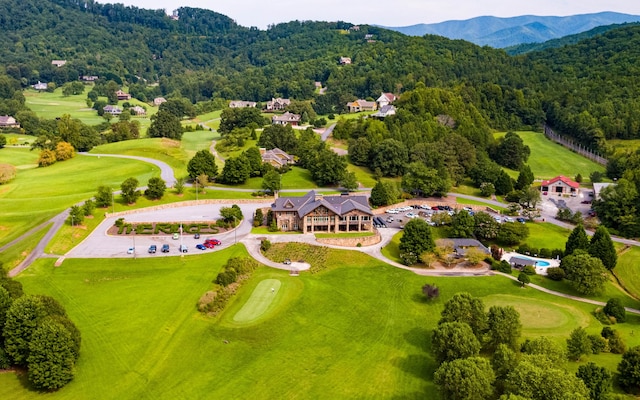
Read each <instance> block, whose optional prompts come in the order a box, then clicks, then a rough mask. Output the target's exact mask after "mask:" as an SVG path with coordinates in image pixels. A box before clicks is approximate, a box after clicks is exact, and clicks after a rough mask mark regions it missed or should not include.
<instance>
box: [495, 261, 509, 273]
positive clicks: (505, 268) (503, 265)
mask: <svg viewBox="0 0 640 400" xmlns="http://www.w3.org/2000/svg"><path fill="white" fill-rule="evenodd" d="M496 269H497V270H498V271H500V272H502V273H505V274H511V265H510V264H509V262H507V261H505V260H502V261H500V263H499V265H498V268H496Z"/></svg>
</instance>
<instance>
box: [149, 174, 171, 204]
mask: <svg viewBox="0 0 640 400" xmlns="http://www.w3.org/2000/svg"><path fill="white" fill-rule="evenodd" d="M165 190H167V184H166V183H165V182H164V179H162V178H158V177H153V178H149V182H148V183H147V189H146V190H145V191H144V195H145V196H147V198H148V199H150V200H158V199H161V198H162V196H164V192H165Z"/></svg>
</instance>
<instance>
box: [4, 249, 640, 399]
mask: <svg viewBox="0 0 640 400" xmlns="http://www.w3.org/2000/svg"><path fill="white" fill-rule="evenodd" d="M214 254H215V255H214ZM245 254H246V253H245V251H244V249H243V248H242V247H240V246H234V247H232V248H229V249H226V250H224V251H220V252H216V253H210V254H202V255H197V256H190V257H187V258H184V259H181V258H178V257H175V258H173V257H171V258H169V259H163V260H162V261H161V262H159V261H158V260H155V259H153V258H147V259H137V260H131V259H122V260H91V262H90V263H87V261H86V260H70V259H69V260H66V261H65V263H64V264H63V265H62V267H60V268H54V267H53V266H52V265H53V262H54V261H53V260H39V261H38V262H37V263H36V264H35V265H33V266H32V268H30V269H29V270H27V271H25V273H23V274H21V276H20V277H19V280H20V281H21V282H22V283H23V285H24V287H25V289H26V290H27V292H29V293H42V294H48V295H51V296H54V297H55V298H56V299H58V300H59V301H60V302H61V303H63V304H64V306H65V307H66V309H67V311H68V313H69V315H70V317H71V319H72V320H74V321H75V322H76V324H77V325H78V327H79V328H80V330H81V332H82V335H83V348H82V353H81V358H80V362H79V364H78V368H77V376H76V378H75V379H74V381H72V382H71V383H70V384H69V385H68V386H67V387H65V388H64V389H62V390H60V391H58V392H53V393H48V394H47V397H48V398H51V399H78V398H101V399H137V398H145V399H150V398H153V399H174V398H205V397H206V398H252V397H253V398H278V399H289V398H296V399H315V398H403V399H414V398H415V399H418V398H436V397H437V394H436V388H435V386H434V385H433V383H432V381H431V376H432V374H433V371H434V369H435V366H436V365H435V361H434V360H433V357H432V355H431V354H430V351H429V340H428V338H429V335H430V331H431V329H433V328H434V327H435V325H436V324H437V320H438V319H439V315H440V312H441V310H442V306H443V303H444V302H445V301H446V300H447V299H448V298H450V297H451V296H452V295H453V294H454V293H456V292H459V291H460V290H461V288H464V290H465V291H469V292H470V293H471V294H472V295H474V296H478V297H481V298H482V299H483V300H484V302H485V305H486V306H487V307H489V306H490V305H504V304H508V305H512V306H514V307H515V308H516V309H517V310H519V311H520V312H521V313H522V314H521V318H522V322H523V325H524V329H523V337H537V336H539V335H541V334H545V335H550V336H552V338H554V340H557V341H558V342H559V343H563V342H564V337H566V336H567V335H568V334H569V332H570V330H571V329H573V328H575V327H577V326H583V327H585V328H586V329H587V331H588V332H589V333H597V332H599V331H600V329H601V328H602V327H601V325H600V323H598V322H597V321H596V320H595V318H593V317H592V316H591V312H592V311H593V309H594V307H593V306H591V305H588V304H583V303H578V302H574V301H570V300H567V299H562V298H557V297H554V296H549V295H546V294H544V293H541V292H538V291H535V290H533V289H524V290H523V289H521V288H520V287H519V285H518V284H517V282H512V281H510V280H507V279H505V278H503V277H501V276H493V277H474V278H464V277H459V278H437V277H428V278H425V277H421V276H418V275H415V274H413V273H410V272H408V271H404V270H399V269H395V268H392V267H389V266H386V265H383V264H381V263H379V262H378V261H376V260H374V259H372V258H370V257H368V256H366V255H364V254H361V253H356V252H349V251H344V250H329V255H328V256H327V258H326V262H327V264H328V267H329V268H327V269H326V270H325V271H324V272H321V273H318V274H308V273H302V274H301V275H300V276H299V277H290V276H288V274H287V272H286V271H278V270H272V269H268V268H260V269H258V270H257V271H256V272H255V274H254V276H253V278H251V279H250V280H249V281H248V282H247V283H246V284H245V285H244V286H243V287H242V289H241V290H240V292H239V293H238V295H237V297H236V298H234V299H233V300H232V301H231V303H230V304H229V305H228V308H227V309H226V310H225V311H224V312H223V313H222V314H221V315H220V316H218V317H216V318H205V317H203V316H201V315H200V314H199V313H197V311H196V309H195V304H196V302H197V300H198V298H199V297H200V296H201V295H202V293H204V291H206V290H207V289H208V288H209V285H210V281H211V280H212V279H213V278H214V277H215V275H216V274H217V272H218V271H219V270H220V268H221V267H222V264H223V263H224V261H225V260H226V259H227V258H228V257H232V256H242V255H245ZM268 279H274V280H278V281H280V282H281V287H280V288H279V290H278V294H277V296H276V299H274V302H273V303H271V305H270V306H269V308H268V309H267V313H266V314H263V316H264V318H259V319H257V320H256V321H254V322H249V323H246V322H244V323H239V322H237V321H234V317H235V316H236V315H238V312H239V311H240V310H241V309H243V308H244V307H245V306H246V304H247V303H248V302H249V301H251V300H250V299H251V298H252V297H253V296H252V295H253V293H254V292H255V291H256V288H258V287H259V285H260V284H261V282H264V281H265V280H268ZM425 283H432V284H436V285H437V286H438V287H439V288H440V293H441V298H440V299H438V300H437V301H435V302H431V303H427V302H426V301H425V300H424V297H423V296H422V294H421V291H420V288H421V286H422V285H424V284H425ZM270 288H271V286H269V290H268V292H270ZM274 289H275V287H274ZM267 294H269V293H267ZM160 297H161V298H162V301H158V298H160ZM638 322H639V320H638V318H637V317H635V316H632V317H631V321H630V322H629V323H627V324H620V325H617V326H616V329H618V330H620V331H621V333H622V334H623V336H624V338H625V340H626V342H627V345H628V346H629V347H631V346H634V345H638V344H640V335H635V336H633V335H631V333H630V331H631V330H632V329H633V327H634V325H635V324H637V323H638ZM601 360H603V361H606V362H607V365H609V366H610V368H614V367H615V364H616V363H617V362H618V361H619V360H620V356H613V355H609V354H606V355H598V356H589V357H587V359H586V361H596V362H600V361H601ZM572 365H573V364H572ZM575 365H577V364H575ZM274 366H277V368H276V367H274ZM25 382H26V380H21V379H20V378H19V377H17V376H16V375H15V374H14V373H7V374H0V397H2V398H12V399H33V398H39V397H41V396H42V394H40V393H38V392H35V391H31V390H27V389H24V386H23V385H25V384H26V383H25Z"/></svg>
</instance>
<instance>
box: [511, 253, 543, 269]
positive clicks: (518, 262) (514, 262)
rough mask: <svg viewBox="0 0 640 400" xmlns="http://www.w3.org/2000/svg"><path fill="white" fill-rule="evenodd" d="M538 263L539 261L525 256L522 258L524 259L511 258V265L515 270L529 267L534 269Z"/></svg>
mask: <svg viewBox="0 0 640 400" xmlns="http://www.w3.org/2000/svg"><path fill="white" fill-rule="evenodd" d="M537 263H538V261H536V260H534V259H531V258H528V257H525V256H522V257H518V256H514V257H511V258H509V264H511V266H512V267H514V268H521V267H526V266H527V265H531V266H532V267H535V266H536V264H537Z"/></svg>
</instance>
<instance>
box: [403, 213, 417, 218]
mask: <svg viewBox="0 0 640 400" xmlns="http://www.w3.org/2000/svg"><path fill="white" fill-rule="evenodd" d="M404 216H405V217H407V218H417V217H418V215H416V214H414V213H412V212H410V213H406V214H405V215H404Z"/></svg>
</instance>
